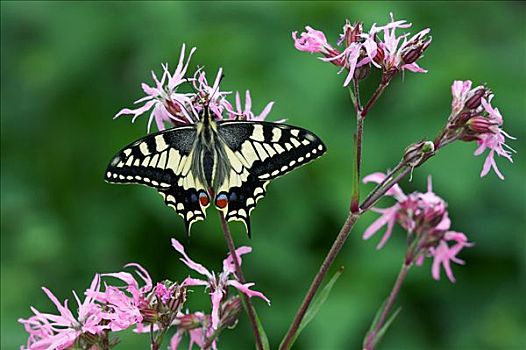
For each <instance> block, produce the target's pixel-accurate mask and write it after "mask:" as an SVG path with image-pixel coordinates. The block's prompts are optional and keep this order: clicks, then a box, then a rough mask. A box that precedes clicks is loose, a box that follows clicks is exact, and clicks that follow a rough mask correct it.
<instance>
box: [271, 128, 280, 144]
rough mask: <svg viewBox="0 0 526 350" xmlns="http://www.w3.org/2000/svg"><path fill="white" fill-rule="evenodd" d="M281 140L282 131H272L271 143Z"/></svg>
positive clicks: (275, 129) (277, 129)
mask: <svg viewBox="0 0 526 350" xmlns="http://www.w3.org/2000/svg"><path fill="white" fill-rule="evenodd" d="M280 138H281V129H279V128H274V129H272V140H271V142H278V141H279V139H280Z"/></svg>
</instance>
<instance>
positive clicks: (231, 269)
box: [223, 246, 252, 273]
mask: <svg viewBox="0 0 526 350" xmlns="http://www.w3.org/2000/svg"><path fill="white" fill-rule="evenodd" d="M251 251H252V248H251V247H248V246H242V247H239V248H237V249H236V250H235V252H236V257H237V262H238V263H239V266H241V263H242V260H241V256H242V255H244V254H248V253H250V252H251ZM223 272H226V273H235V272H236V266H235V264H234V259H233V257H232V255H230V254H228V255H227V257H226V259H225V260H223Z"/></svg>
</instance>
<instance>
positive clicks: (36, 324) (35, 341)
mask: <svg viewBox="0 0 526 350" xmlns="http://www.w3.org/2000/svg"><path fill="white" fill-rule="evenodd" d="M42 289H43V290H44V293H46V295H47V296H48V297H49V299H51V301H52V302H53V304H55V306H56V307H57V310H58V311H59V315H53V314H48V313H41V312H39V311H38V310H37V309H35V308H34V307H31V310H32V311H33V313H34V314H35V315H34V316H32V317H30V318H29V319H27V320H24V319H20V320H18V321H19V322H20V323H22V324H23V325H24V327H25V329H26V331H27V332H28V333H29V338H28V341H27V344H26V347H23V346H22V349H31V350H44V349H49V350H54V349H67V348H70V347H71V346H73V344H74V343H75V341H76V340H77V339H78V338H79V337H80V336H81V335H82V334H85V333H89V334H92V335H97V334H100V333H101V332H102V331H103V330H104V329H106V328H107V327H106V326H103V325H101V321H102V320H103V312H102V310H101V307H100V305H99V304H96V303H95V299H94V298H93V297H92V296H91V294H92V293H98V291H99V289H100V276H99V275H98V274H97V275H95V277H94V278H93V280H92V282H91V285H90V287H89V289H88V290H87V291H86V298H85V299H84V301H83V302H81V301H80V299H79V298H78V296H77V294H76V293H75V292H73V295H74V296H75V300H76V301H77V306H78V317H75V316H74V315H73V314H72V313H71V311H70V310H69V309H68V301H67V300H65V301H64V305H62V304H61V303H60V302H59V301H58V299H57V298H56V297H55V295H53V293H51V291H50V290H49V289H47V288H45V287H42Z"/></svg>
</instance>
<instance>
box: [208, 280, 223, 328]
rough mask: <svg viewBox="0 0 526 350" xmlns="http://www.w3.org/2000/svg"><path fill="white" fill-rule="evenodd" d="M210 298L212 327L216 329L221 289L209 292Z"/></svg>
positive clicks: (221, 295)
mask: <svg viewBox="0 0 526 350" xmlns="http://www.w3.org/2000/svg"><path fill="white" fill-rule="evenodd" d="M210 298H211V300H212V314H211V315H212V327H213V328H214V329H217V327H218V326H219V307H220V306H221V299H223V291H222V290H221V289H219V288H218V289H216V290H215V291H213V292H212V293H211V294H210Z"/></svg>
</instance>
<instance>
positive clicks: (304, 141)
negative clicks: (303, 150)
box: [301, 139, 310, 146]
mask: <svg viewBox="0 0 526 350" xmlns="http://www.w3.org/2000/svg"><path fill="white" fill-rule="evenodd" d="M301 143H302V144H303V145H305V146H307V145H308V144H309V143H310V141H309V140H307V139H303V140H301Z"/></svg>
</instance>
